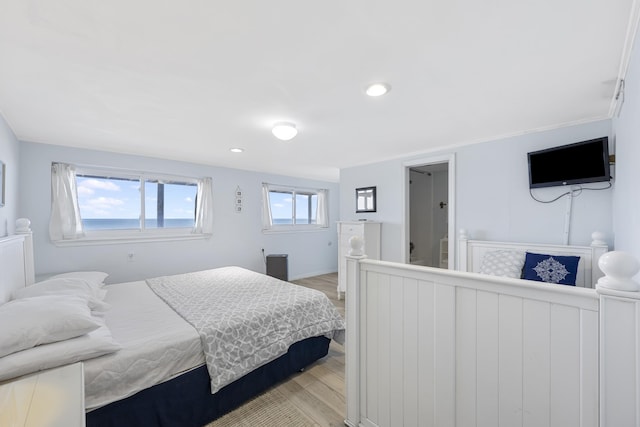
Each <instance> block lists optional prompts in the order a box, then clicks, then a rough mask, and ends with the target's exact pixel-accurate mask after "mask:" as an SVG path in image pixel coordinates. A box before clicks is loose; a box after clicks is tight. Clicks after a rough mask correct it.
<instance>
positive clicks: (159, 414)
mask: <svg viewBox="0 0 640 427" xmlns="http://www.w3.org/2000/svg"><path fill="white" fill-rule="evenodd" d="M330 341H331V340H330V339H328V338H326V337H312V338H307V339H305V340H303V341H300V342H297V343H295V344H293V345H292V346H291V347H289V351H288V352H287V353H286V354H284V355H282V356H280V357H279V358H277V359H276V360H274V361H272V362H270V363H268V364H266V365H264V366H261V367H259V368H258V369H256V370H254V371H252V372H250V373H248V374H247V375H245V376H244V377H242V378H239V379H238V380H236V381H235V382H233V383H231V384H229V385H227V386H226V387H224V388H222V389H221V390H219V391H218V392H217V393H216V394H211V388H210V384H209V373H208V371H207V368H206V366H201V367H199V368H197V369H194V370H191V371H189V372H186V373H184V374H182V375H180V376H178V377H176V378H174V379H172V380H169V381H166V382H164V383H161V384H158V385H155V386H153V387H150V388H148V389H145V390H142V391H140V392H138V393H136V394H134V395H133V396H130V397H127V398H125V399H123V400H119V401H116V402H113V403H110V404H109V405H106V406H103V407H102V408H98V409H95V410H93V411H91V412H88V413H87V417H86V421H87V426H88V427H129V426H131V427H177V426H179V427H202V426H204V425H206V424H208V423H210V422H211V421H213V420H215V419H217V418H219V417H221V416H222V415H224V414H226V413H227V412H229V411H231V410H233V409H235V408H237V407H238V406H240V405H241V404H242V403H244V402H246V401H247V400H249V399H251V398H252V397H254V396H256V395H258V394H259V393H261V392H263V391H264V390H266V389H268V388H269V387H271V386H272V385H274V384H276V383H278V382H280V381H282V380H283V379H285V378H287V377H288V376H290V375H291V374H293V373H294V372H298V371H300V370H302V369H304V368H305V367H306V366H308V365H310V364H311V363H313V362H314V361H316V360H318V359H320V358H322V357H324V356H326V355H327V353H328V352H329V343H330Z"/></svg>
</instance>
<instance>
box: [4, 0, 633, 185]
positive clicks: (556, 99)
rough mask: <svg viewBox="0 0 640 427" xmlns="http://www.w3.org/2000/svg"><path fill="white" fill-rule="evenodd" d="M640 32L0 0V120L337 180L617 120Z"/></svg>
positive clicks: (574, 2) (601, 24) (273, 10)
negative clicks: (372, 168) (392, 161)
mask: <svg viewBox="0 0 640 427" xmlns="http://www.w3.org/2000/svg"><path fill="white" fill-rule="evenodd" d="M636 22H637V6H636V4H635V1H634V0H589V1H585V0H521V1H514V0H485V1H477V0H439V1H436V0H394V1H391V0H387V1H383V0H367V1H364V0H346V1H345V0H325V1H318V2H315V3H312V2H310V1H304V0H272V1H268V2H267V1H257V0H248V1H236V2H233V1H229V2H217V1H210V0H199V1H198V0H191V1H177V0H169V1H157V0H153V1H152V0H126V1H125V0H112V1H98V0H59V1H51V0H31V1H29V0H0V112H1V113H2V114H3V115H4V116H5V118H6V119H7V121H8V122H9V124H10V125H11V127H12V128H13V130H14V132H15V133H16V135H17V137H18V139H20V140H24V141H33V142H41V143H50V144H59V145H65V146H74V147H86V148H95V149H101V150H108V151H114V152H122V153H131V154H140V155H147V156H153V157H160V158H170V159H176V160H184V161H190V162H196V163H204V164H212V165H220V166H228V167H234V168H240V169H250V170H257V171H264V172H272V173H278V174H284V175H292V176H299V177H308V178H317V179H324V180H332V181H337V180H338V178H339V169H340V168H344V167H349V166H354V165H359V164H365V163H370V162H374V161H379V160H383V159H386V158H394V157H399V156H404V155H408V154H414V153H422V152H428V151H431V150H434V149H437V148H440V147H444V146H448V145H458V144H467V143H473V142H479V141H486V140H491V139H495V138H497V137H503V136H509V135H515V134H521V133H524V132H530V131H534V130H540V129H549V128H554V127H558V126H564V125H568V124H572V123H580V122H585V121H590V120H598V119H602V118H607V117H611V115H612V113H613V111H614V109H615V103H614V97H615V92H616V86H617V81H618V78H619V77H624V73H625V71H626V66H627V61H628V55H629V51H630V47H631V43H632V41H633V34H634V33H635V28H636V27H635V26H636ZM375 81H384V82H388V83H389V84H391V85H392V90H391V92H390V93H389V94H388V95H386V96H384V97H380V98H368V97H367V96H365V95H364V87H365V85H367V84H368V83H370V82H375ZM281 120H286V121H293V122H295V123H297V125H298V129H299V134H298V136H297V137H296V138H294V139H293V140H292V141H290V142H281V141H278V140H276V139H275V138H274V137H273V136H272V135H271V133H270V126H271V124H272V123H273V122H276V121H281ZM231 147H242V148H244V149H245V150H246V151H245V152H244V153H242V154H234V153H231V152H229V148H231Z"/></svg>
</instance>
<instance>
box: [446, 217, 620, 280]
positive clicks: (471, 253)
mask: <svg viewBox="0 0 640 427" xmlns="http://www.w3.org/2000/svg"><path fill="white" fill-rule="evenodd" d="M591 238H592V242H591V246H565V245H545V244H539V243H510V242H491V241H487V240H469V236H468V235H467V233H466V231H465V230H460V237H459V242H458V243H459V244H458V266H459V267H458V268H459V269H460V270H461V271H471V272H479V271H480V265H481V264H482V258H483V256H484V254H485V253H487V252H490V251H495V250H509V251H522V252H526V251H529V252H535V253H542V254H549V255H573V256H579V257H580V263H579V264H578V275H577V278H576V286H580V287H584V288H595V283H596V282H597V281H598V279H599V278H600V277H602V276H604V274H603V273H602V271H600V268H599V267H598V260H599V259H600V256H602V255H603V254H604V253H605V252H607V251H608V250H609V248H608V246H607V243H606V242H605V241H604V234H603V233H600V232H594V233H592V234H591Z"/></svg>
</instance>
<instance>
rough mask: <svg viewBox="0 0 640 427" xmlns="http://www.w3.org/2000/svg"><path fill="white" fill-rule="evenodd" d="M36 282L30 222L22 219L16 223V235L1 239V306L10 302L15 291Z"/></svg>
mask: <svg viewBox="0 0 640 427" xmlns="http://www.w3.org/2000/svg"><path fill="white" fill-rule="evenodd" d="M24 221H27V225H26V228H25V227H24V224H25V222H24ZM34 281H35V270H34V265H33V237H32V234H31V229H29V225H28V220H25V219H24V218H21V219H19V220H18V221H16V234H14V235H11V236H7V237H0V304H1V303H4V302H7V301H8V300H9V298H10V297H11V292H13V290H14V289H17V288H21V287H24V286H27V285H31V284H32V283H33V282H34Z"/></svg>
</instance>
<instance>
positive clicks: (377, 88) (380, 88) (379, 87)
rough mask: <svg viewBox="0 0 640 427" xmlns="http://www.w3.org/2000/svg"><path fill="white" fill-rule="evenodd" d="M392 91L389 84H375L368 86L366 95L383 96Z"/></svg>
mask: <svg viewBox="0 0 640 427" xmlns="http://www.w3.org/2000/svg"><path fill="white" fill-rule="evenodd" d="M390 90H391V86H390V85H388V84H387V83H373V84H370V85H369V86H367V90H366V94H367V95H369V96H382V95H384V94H385V93H387V92H389V91H390Z"/></svg>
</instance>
